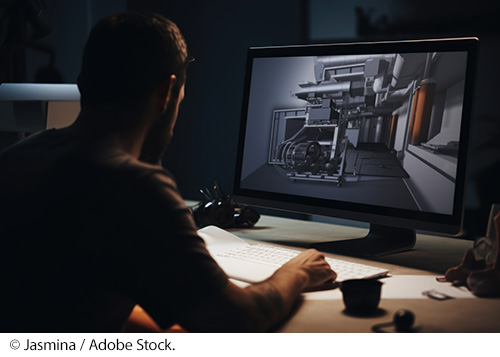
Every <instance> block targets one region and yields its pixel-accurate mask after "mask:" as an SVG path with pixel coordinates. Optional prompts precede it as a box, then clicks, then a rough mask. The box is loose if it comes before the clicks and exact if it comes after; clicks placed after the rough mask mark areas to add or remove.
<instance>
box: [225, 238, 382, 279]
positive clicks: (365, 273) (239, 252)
mask: <svg viewBox="0 0 500 357" xmlns="http://www.w3.org/2000/svg"><path fill="white" fill-rule="evenodd" d="M300 253H301V252H300V251H297V250H293V249H288V248H281V247H275V246H272V245H265V244H256V245H247V246H245V247H243V248H236V249H233V250H229V251H226V252H222V253H218V254H217V256H218V257H220V258H230V259H237V260H241V261H247V262H252V263H258V264H264V265H270V266H274V267H280V266H282V265H283V264H285V263H286V262H287V261H289V260H290V259H292V258H294V257H296V256H297V255H299V254H300ZM326 261H327V262H328V264H330V267H331V268H332V269H333V270H334V271H335V272H336V273H337V281H344V280H349V279H370V278H377V277H383V276H386V275H387V273H388V272H389V271H388V270H386V269H382V268H377V267H373V266H369V265H365V264H359V263H352V262H348V261H345V260H339V259H333V258H328V257H327V258H326Z"/></svg>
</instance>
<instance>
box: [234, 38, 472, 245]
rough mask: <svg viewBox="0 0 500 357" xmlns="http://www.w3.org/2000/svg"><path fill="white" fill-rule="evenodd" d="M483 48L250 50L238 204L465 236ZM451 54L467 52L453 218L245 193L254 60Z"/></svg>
mask: <svg viewBox="0 0 500 357" xmlns="http://www.w3.org/2000/svg"><path fill="white" fill-rule="evenodd" d="M478 46H479V39H478V38H476V37H467V38H447V39H426V40H409V41H383V42H353V43H339V44H315V45H298V46H276V47H251V48H249V50H248V54H247V63H246V74H245V86H244V92H243V103H242V113H241V121H240V130H239V140H238V151H237V155H236V156H237V158H236V168H235V176H234V186H233V198H234V199H235V200H236V201H237V202H241V203H245V204H249V205H254V206H261V207H266V208H272V209H278V210H284V211H289V212H300V213H307V214H313V215H323V216H329V217H336V218H343V219H348V220H355V221H362V222H369V223H377V224H383V225H388V226H394V227H402V228H412V229H419V230H425V231H432V232H437V233H445V234H455V235H456V234H460V233H461V230H462V222H463V212H464V206H465V191H466V168H467V162H468V153H469V146H470V136H469V131H470V124H471V117H472V109H473V107H472V106H473V104H472V102H473V95H474V86H475V78H476V66H477V53H478ZM450 51H461V52H467V65H466V76H465V89H464V101H463V109H462V123H461V131H460V147H459V156H458V165H457V175H456V179H455V194H454V203H453V213H452V214H450V215H447V214H440V213H433V212H423V211H414V210H406V209H399V208H391V207H384V206H378V205H369V204H362V203H354V202H345V201H336V200H330V199H321V198H315V197H304V196H297V195H289V194H283V193H275V192H274V193H273V192H266V191H259V190H252V189H247V188H241V187H240V183H241V170H242V165H243V153H244V145H245V132H246V127H247V119H248V118H247V114H248V105H249V93H250V82H251V75H252V65H253V59H255V58H266V57H291V56H325V55H331V56H335V55H356V54H383V53H417V52H450Z"/></svg>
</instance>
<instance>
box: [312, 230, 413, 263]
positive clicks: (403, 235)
mask: <svg viewBox="0 0 500 357" xmlns="http://www.w3.org/2000/svg"><path fill="white" fill-rule="evenodd" d="M415 241H416V235H415V230H414V229H408V228H398V227H391V226H383V225H379V224H373V223H371V224H370V232H369V233H368V235H367V236H366V237H364V238H356V239H346V240H339V241H332V242H322V243H313V244H311V248H315V249H318V250H319V251H324V252H330V253H337V254H344V255H352V256H357V257H379V256H382V255H387V254H392V253H399V252H404V251H407V250H410V249H412V248H413V246H414V245H415Z"/></svg>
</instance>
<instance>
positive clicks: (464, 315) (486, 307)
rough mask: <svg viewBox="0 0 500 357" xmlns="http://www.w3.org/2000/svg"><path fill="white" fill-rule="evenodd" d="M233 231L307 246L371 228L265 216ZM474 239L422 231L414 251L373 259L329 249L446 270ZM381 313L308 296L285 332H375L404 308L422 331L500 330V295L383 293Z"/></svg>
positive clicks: (415, 268) (394, 268)
mask: <svg viewBox="0 0 500 357" xmlns="http://www.w3.org/2000/svg"><path fill="white" fill-rule="evenodd" d="M232 232H233V233H234V234H236V235H238V236H239V237H241V238H244V239H246V240H249V241H251V242H262V241H265V242H266V243H270V244H280V245H281V244H283V245H289V246H295V247H307V245H308V244H309V243H311V242H312V241H315V242H320V241H332V240H336V239H345V238H356V237H361V236H364V235H365V234H366V233H367V230H366V229H361V228H352V227H346V226H339V225H332V224H328V223H320V222H309V221H299V220H293V219H286V218H279V217H271V216H263V217H261V219H260V221H259V222H258V224H257V226H256V227H255V228H252V229H235V230H232ZM472 245H473V242H472V241H467V240H460V239H452V238H447V237H438V236H431V235H420V234H419V235H417V243H416V245H415V248H414V249H413V250H411V251H408V252H404V253H398V254H393V255H388V256H385V257H380V258H374V259H370V260H365V259H360V258H352V257H346V256H340V255H335V254H327V255H328V256H331V257H336V258H341V259H346V260H350V261H355V262H360V263H367V264H371V265H377V266H381V267H384V268H387V269H389V271H390V272H391V274H392V275H436V276H437V275H442V274H443V273H444V272H445V271H446V269H447V268H449V267H452V266H455V265H457V264H459V263H460V261H461V259H462V256H463V254H464V252H465V251H466V250H467V249H468V248H470V247H472ZM380 308H381V313H380V314H378V316H375V317H363V318H360V317H352V316H349V315H347V314H346V313H345V312H344V305H343V302H342V301H341V300H305V301H303V302H302V303H301V305H300V306H299V307H298V309H297V311H296V312H295V313H294V314H293V316H291V318H290V319H289V320H288V321H287V322H286V323H284V324H283V326H281V327H280V328H279V329H278V330H279V331H281V332H371V327H372V326H373V325H374V324H377V323H382V322H387V321H391V320H392V317H393V315H394V313H395V312H396V311H397V310H399V309H409V310H411V311H413V312H414V314H415V316H416V321H415V326H416V327H417V328H418V330H419V331H420V332H500V299H486V298H473V299H463V298H462V299H458V298H457V299H451V300H446V301H437V300H432V299H382V300H381V302H380Z"/></svg>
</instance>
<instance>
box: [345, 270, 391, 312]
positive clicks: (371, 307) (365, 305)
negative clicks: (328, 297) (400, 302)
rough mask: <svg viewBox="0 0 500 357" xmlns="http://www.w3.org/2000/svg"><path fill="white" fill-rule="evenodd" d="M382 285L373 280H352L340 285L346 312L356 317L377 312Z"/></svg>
mask: <svg viewBox="0 0 500 357" xmlns="http://www.w3.org/2000/svg"><path fill="white" fill-rule="evenodd" d="M382 284H383V283H382V282H380V281H378V280H374V279H352V280H346V281H343V282H342V283H340V290H341V291H342V294H343V297H344V305H345V308H346V311H347V312H348V313H351V314H356V315H368V314H372V313H374V312H375V311H377V308H378V304H379V302H380V290H381V288H382Z"/></svg>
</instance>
